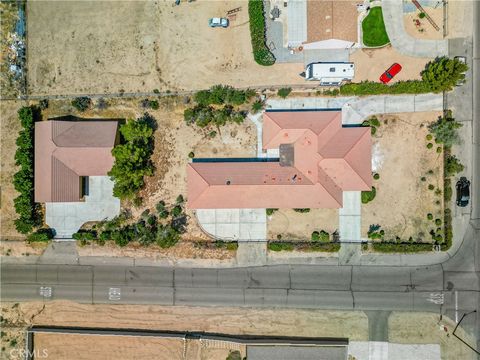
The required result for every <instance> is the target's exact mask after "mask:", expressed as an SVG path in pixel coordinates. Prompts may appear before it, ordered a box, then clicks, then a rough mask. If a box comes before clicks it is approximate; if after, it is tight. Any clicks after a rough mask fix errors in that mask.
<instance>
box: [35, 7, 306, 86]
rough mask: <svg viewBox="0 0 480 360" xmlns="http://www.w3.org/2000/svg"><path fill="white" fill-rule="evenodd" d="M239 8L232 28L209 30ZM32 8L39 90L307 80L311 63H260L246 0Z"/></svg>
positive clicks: (289, 82)
mask: <svg viewBox="0 0 480 360" xmlns="http://www.w3.org/2000/svg"><path fill="white" fill-rule="evenodd" d="M239 6H241V7H242V11H241V12H239V13H237V17H236V19H235V20H231V24H230V27H229V28H227V29H220V28H217V29H212V28H209V26H208V19H209V18H210V17H213V16H224V15H225V14H226V11H227V10H229V9H233V8H236V7H239ZM27 13H28V29H29V35H28V36H29V38H28V44H29V55H28V58H29V59H28V68H29V72H28V82H29V90H30V93H31V94H65V93H66V94H72V93H104V92H118V91H119V90H121V89H122V90H124V91H125V92H136V91H143V92H145V91H152V90H153V89H160V90H162V89H163V90H165V89H167V88H168V89H171V90H181V89H199V88H206V87H209V86H210V85H214V84H218V83H223V84H231V85H235V86H238V87H240V86H253V85H275V84H277V85H280V84H294V83H304V79H303V78H301V77H300V76H299V74H300V73H301V72H302V71H303V64H276V65H274V66H271V67H262V66H259V65H257V64H256V63H255V62H254V60H253V56H252V48H251V43H250V31H249V24H248V12H247V3H246V2H245V1H208V0H199V1H195V2H192V3H187V2H182V4H181V5H180V6H176V7H174V6H173V1H165V0H164V1H125V2H116V3H115V6H111V2H109V1H95V2H91V1H64V2H56V1H50V2H48V1H31V2H29V3H28V4H27ZM72 14H75V16H72ZM65 19H68V21H67V22H66V21H65Z"/></svg>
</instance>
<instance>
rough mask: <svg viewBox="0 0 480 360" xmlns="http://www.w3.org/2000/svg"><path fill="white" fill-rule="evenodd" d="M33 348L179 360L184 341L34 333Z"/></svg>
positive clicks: (68, 354)
mask: <svg viewBox="0 0 480 360" xmlns="http://www.w3.org/2000/svg"><path fill="white" fill-rule="evenodd" d="M34 349H35V351H37V352H40V353H43V352H44V351H45V353H47V354H48V359H52V360H56V359H58V360H60V359H69V360H90V359H112V360H113V359H125V360H126V359H158V360H182V358H183V341H182V340H181V339H164V338H153V337H140V336H139V337H133V336H121V337H119V336H94V335H76V334H62V335H60V334H47V333H43V334H42V333H40V334H35V337H34Z"/></svg>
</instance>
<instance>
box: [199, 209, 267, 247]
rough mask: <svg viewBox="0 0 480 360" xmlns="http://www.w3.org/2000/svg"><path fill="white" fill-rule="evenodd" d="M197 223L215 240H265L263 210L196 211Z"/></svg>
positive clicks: (264, 214)
mask: <svg viewBox="0 0 480 360" xmlns="http://www.w3.org/2000/svg"><path fill="white" fill-rule="evenodd" d="M196 216H197V219H198V223H199V224H200V226H201V227H202V229H203V230H204V231H205V232H206V233H208V234H209V235H210V236H212V237H213V238H215V239H219V240H230V241H239V242H242V241H258V240H265V239H266V238H267V225H266V223H267V214H266V212H265V209H198V210H197V211H196Z"/></svg>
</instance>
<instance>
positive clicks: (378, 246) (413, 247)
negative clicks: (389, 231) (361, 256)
mask: <svg viewBox="0 0 480 360" xmlns="http://www.w3.org/2000/svg"><path fill="white" fill-rule="evenodd" d="M371 246H372V249H373V250H374V251H378V252H383V253H415V252H425V251H432V250H433V245H432V244H429V243H418V242H417V243H415V242H413V243H412V242H393V241H382V242H372V243H371Z"/></svg>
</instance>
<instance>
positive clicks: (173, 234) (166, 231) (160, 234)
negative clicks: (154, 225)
mask: <svg viewBox="0 0 480 360" xmlns="http://www.w3.org/2000/svg"><path fill="white" fill-rule="evenodd" d="M179 239H180V234H179V233H178V232H177V231H176V230H175V229H174V228H172V226H171V225H162V226H160V228H159V229H158V231H157V237H156V242H157V245H158V246H160V247H161V248H164V249H165V248H169V247H172V246H174V245H175V244H176V243H177V242H178V240H179Z"/></svg>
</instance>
